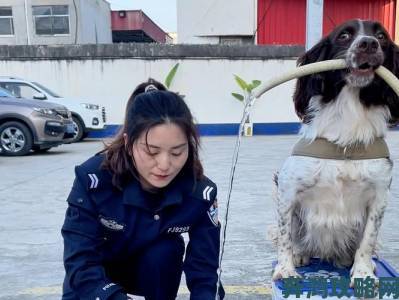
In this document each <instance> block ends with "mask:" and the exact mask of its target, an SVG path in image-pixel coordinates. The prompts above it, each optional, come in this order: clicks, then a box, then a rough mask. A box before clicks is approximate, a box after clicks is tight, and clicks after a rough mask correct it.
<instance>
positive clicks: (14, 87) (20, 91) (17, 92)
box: [0, 82, 40, 99]
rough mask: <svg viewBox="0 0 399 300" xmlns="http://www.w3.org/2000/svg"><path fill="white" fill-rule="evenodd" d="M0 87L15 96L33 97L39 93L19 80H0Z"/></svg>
mask: <svg viewBox="0 0 399 300" xmlns="http://www.w3.org/2000/svg"><path fill="white" fill-rule="evenodd" d="M0 87H2V88H3V89H6V90H8V91H10V92H11V94H13V95H14V97H17V98H26V99H33V96H34V95H37V94H40V91H38V90H37V89H35V88H33V87H32V86H30V85H28V84H26V83H21V82H1V83H0Z"/></svg>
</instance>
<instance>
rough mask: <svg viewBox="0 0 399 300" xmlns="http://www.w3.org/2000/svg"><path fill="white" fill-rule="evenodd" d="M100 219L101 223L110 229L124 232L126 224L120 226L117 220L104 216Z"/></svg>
mask: <svg viewBox="0 0 399 300" xmlns="http://www.w3.org/2000/svg"><path fill="white" fill-rule="evenodd" d="M99 218H100V223H101V224H102V225H103V226H104V227H106V228H108V229H111V230H114V231H122V230H123V229H124V228H125V225H124V224H119V223H118V222H116V221H115V220H111V219H108V218H106V217H104V216H99Z"/></svg>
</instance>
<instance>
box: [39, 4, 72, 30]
mask: <svg viewBox="0 0 399 300" xmlns="http://www.w3.org/2000/svg"><path fill="white" fill-rule="evenodd" d="M32 11H33V17H34V20H35V27H36V34H38V35H55V34H69V10H68V5H45V6H44V5H43V6H42V5H41V6H33V7H32Z"/></svg>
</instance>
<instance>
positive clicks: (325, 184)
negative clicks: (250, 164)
mask: <svg viewBox="0 0 399 300" xmlns="http://www.w3.org/2000/svg"><path fill="white" fill-rule="evenodd" d="M397 55H398V47H397V46H396V45H395V44H394V43H393V42H392V40H391V38H390V37H389V35H388V33H387V31H386V30H385V29H384V28H383V27H382V26H381V24H379V23H377V22H374V21H361V20H351V21H348V22H345V23H344V24H342V25H340V26H339V27H337V28H336V29H335V30H334V31H332V32H331V33H330V34H329V35H328V36H326V37H325V38H323V39H322V40H321V41H320V42H319V43H318V44H317V45H315V46H314V47H313V48H312V49H310V50H309V51H308V52H306V53H305V54H304V55H303V56H302V57H301V58H299V60H298V65H305V64H310V63H314V62H318V61H322V60H329V59H338V58H343V59H345V60H346V62H347V64H348V68H347V69H344V70H337V71H328V72H323V73H319V74H314V75H309V76H306V77H302V78H300V79H299V80H298V81H297V84H296V90H295V94H294V103H295V109H296V112H297V114H298V116H299V117H300V118H301V120H302V122H303V125H302V128H301V132H300V133H301V135H302V142H303V141H305V143H308V144H311V143H314V142H315V141H319V140H324V141H326V142H327V143H329V144H332V145H333V147H337V149H343V150H342V151H343V153H345V151H346V149H347V148H350V147H359V146H360V147H368V146H369V145H372V144H373V143H374V142H375V141H376V140H380V141H382V143H384V145H385V142H384V141H383V138H384V136H385V133H386V131H387V127H388V125H389V124H390V122H395V121H396V120H397V119H398V118H399V99H398V97H397V96H396V94H394V92H393V91H392V90H391V89H390V88H389V87H388V86H387V84H386V83H385V82H383V81H382V80H381V79H380V78H379V77H377V75H375V73H374V70H375V69H376V68H377V67H379V66H380V65H383V66H385V67H386V68H388V69H389V70H390V71H391V72H393V73H394V74H396V75H397V74H398V73H399V70H398V63H399V61H398V58H397ZM391 177H392V161H391V160H390V159H389V153H388V155H387V156H386V157H381V158H370V159H369V158H368V159H356V160H352V159H348V157H346V158H345V159H340V158H339V159H336V158H334V159H330V158H325V157H324V158H320V157H312V156H302V155H292V156H290V157H289V158H288V159H287V160H286V161H285V163H284V165H283V166H282V169H281V170H280V172H279V174H278V175H276V177H275V183H276V200H277V209H278V232H277V246H278V263H277V265H276V267H275V269H274V273H273V280H277V279H279V278H286V277H289V276H299V275H298V273H297V272H296V270H295V267H297V266H301V265H306V264H308V263H309V258H310V257H313V256H315V257H320V258H321V259H324V260H326V261H330V262H332V263H334V264H335V265H336V266H351V265H352V264H353V266H352V269H351V282H352V285H353V279H354V278H366V277H367V276H370V277H372V278H375V279H376V277H375V275H374V268H375V266H374V264H373V262H372V255H373V253H374V251H375V247H376V243H377V235H378V231H379V228H380V225H381V220H382V218H383V215H384V210H385V207H386V205H387V199H388V192H389V187H390V184H391Z"/></svg>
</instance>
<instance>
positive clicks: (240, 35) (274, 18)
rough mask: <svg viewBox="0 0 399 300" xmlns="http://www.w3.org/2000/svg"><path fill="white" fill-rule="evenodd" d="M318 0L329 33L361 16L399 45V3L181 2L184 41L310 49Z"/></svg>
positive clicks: (181, 39) (346, 0)
mask: <svg viewBox="0 0 399 300" xmlns="http://www.w3.org/2000/svg"><path fill="white" fill-rule="evenodd" d="M312 2H318V3H320V2H321V3H322V7H323V13H322V19H323V20H322V22H321V23H322V27H323V28H322V29H321V30H320V32H322V33H323V35H326V34H327V33H328V32H330V31H331V30H332V29H333V28H334V27H335V26H337V25H338V24H340V23H342V22H344V21H346V20H349V19H357V18H358V19H369V20H376V21H379V22H381V23H382V24H383V25H384V27H385V28H386V29H387V30H388V32H389V33H390V35H391V37H392V38H393V39H394V40H395V41H396V42H398V41H399V33H398V32H399V26H398V22H399V18H397V16H396V15H397V12H398V11H399V1H398V0H361V1H360V0H323V1H320V0H237V1H229V0H202V1H197V0H177V31H178V32H177V35H178V42H179V43H190V44H245V43H253V44H259V45H305V40H306V23H307V16H306V14H307V5H309V4H310V3H312Z"/></svg>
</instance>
